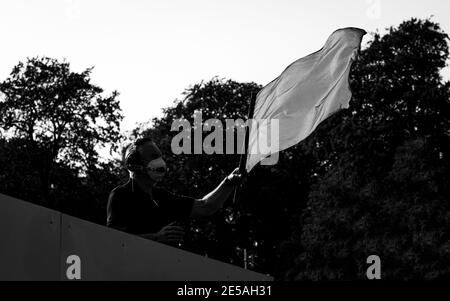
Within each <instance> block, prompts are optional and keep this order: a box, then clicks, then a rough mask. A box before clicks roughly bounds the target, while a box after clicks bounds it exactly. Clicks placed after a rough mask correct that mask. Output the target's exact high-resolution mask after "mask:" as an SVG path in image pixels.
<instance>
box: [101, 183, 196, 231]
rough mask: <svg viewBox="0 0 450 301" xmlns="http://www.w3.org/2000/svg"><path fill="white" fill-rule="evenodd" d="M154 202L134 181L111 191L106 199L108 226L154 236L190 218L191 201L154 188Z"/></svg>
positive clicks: (192, 200)
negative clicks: (169, 225)
mask: <svg viewBox="0 0 450 301" xmlns="http://www.w3.org/2000/svg"><path fill="white" fill-rule="evenodd" d="M152 195H153V199H152V198H151V197H150V196H149V195H148V194H147V193H145V192H143V191H142V190H141V189H140V188H139V186H138V185H137V184H136V183H134V182H133V181H131V180H130V181H128V182H127V183H126V184H124V185H121V186H118V187H116V188H114V189H113V190H112V191H111V193H110V195H109V200H108V207H107V213H108V217H107V223H106V224H107V226H108V227H114V228H116V227H120V228H124V229H125V231H127V232H129V233H133V234H146V233H155V232H158V231H159V230H161V228H163V227H164V226H167V225H168V224H170V223H171V222H174V221H182V220H185V219H186V218H188V217H189V214H190V212H191V210H192V206H193V205H194V199H193V198H190V197H186V196H180V195H176V194H173V193H170V192H168V191H167V190H164V189H161V188H157V187H153V189H152Z"/></svg>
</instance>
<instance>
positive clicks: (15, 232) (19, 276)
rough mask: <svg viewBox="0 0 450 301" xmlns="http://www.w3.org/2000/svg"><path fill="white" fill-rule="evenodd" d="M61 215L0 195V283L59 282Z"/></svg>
mask: <svg viewBox="0 0 450 301" xmlns="http://www.w3.org/2000/svg"><path fill="white" fill-rule="evenodd" d="M60 237H61V214H60V213H59V212H57V211H53V210H50V209H46V208H43V207H39V206H36V205H33V204H30V203H26V202H22V201H19V200H17V199H14V198H11V197H8V196H5V195H2V194H0V280H59V279H60V275H59V271H60V264H59V261H58V260H55V259H56V258H59V256H60V253H61V252H60V250H61V244H60V241H61V239H60Z"/></svg>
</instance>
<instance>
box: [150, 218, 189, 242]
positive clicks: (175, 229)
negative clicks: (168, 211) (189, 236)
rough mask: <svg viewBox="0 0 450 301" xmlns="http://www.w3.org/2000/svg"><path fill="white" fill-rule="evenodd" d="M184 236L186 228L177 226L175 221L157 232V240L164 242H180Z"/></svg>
mask: <svg viewBox="0 0 450 301" xmlns="http://www.w3.org/2000/svg"><path fill="white" fill-rule="evenodd" d="M183 237H184V229H183V228H182V227H180V226H176V224H175V222H173V223H170V224H168V225H167V226H165V227H163V228H162V229H161V230H160V231H159V232H158V233H156V240H157V241H159V242H162V243H175V244H178V243H180V242H181V241H182V240H183Z"/></svg>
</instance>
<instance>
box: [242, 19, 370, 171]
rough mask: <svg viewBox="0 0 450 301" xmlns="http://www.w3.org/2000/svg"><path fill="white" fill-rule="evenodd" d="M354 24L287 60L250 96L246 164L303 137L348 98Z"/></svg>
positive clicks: (356, 38)
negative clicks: (309, 51)
mask: <svg viewBox="0 0 450 301" xmlns="http://www.w3.org/2000/svg"><path fill="white" fill-rule="evenodd" d="M365 34H366V32H365V31H364V30H362V29H359V28H343V29H339V30H336V31H335V32H333V33H332V34H331V36H330V37H329V38H328V40H327V41H326V43H325V46H324V47H323V48H322V49H321V50H319V51H317V52H315V53H312V54H310V55H308V56H306V57H304V58H301V59H299V60H297V61H295V62H294V63H292V64H291V65H290V66H289V67H287V68H286V70H284V71H283V73H282V74H281V75H280V76H279V77H277V78H276V79H274V80H273V81H272V82H270V83H269V84H268V85H267V86H265V87H264V88H263V89H262V90H261V91H260V92H259V93H258V95H257V96H256V103H255V110H254V115H253V122H252V123H251V126H250V135H249V144H248V155H247V165H246V169H247V171H248V172H249V171H250V170H251V169H252V168H253V167H254V166H255V165H256V164H257V163H258V162H260V161H261V160H263V159H264V158H266V157H267V156H269V155H270V154H277V153H278V152H279V151H281V150H284V149H286V148H288V147H291V146H293V145H295V144H297V143H299V142H300V141H302V140H303V139H305V138H306V137H308V136H309V135H310V134H311V133H312V132H313V131H314V130H315V129H316V127H317V126H318V125H319V124H320V122H322V121H323V120H324V119H326V118H327V117H329V116H330V115H331V114H333V113H334V112H336V111H337V110H339V109H341V108H347V107H348V104H349V102H350V99H351V95H352V94H351V91H350V87H349V73H350V68H351V65H352V63H353V61H354V60H355V59H356V57H357V55H358V51H359V49H360V45H361V40H362V37H363V36H364V35H365Z"/></svg>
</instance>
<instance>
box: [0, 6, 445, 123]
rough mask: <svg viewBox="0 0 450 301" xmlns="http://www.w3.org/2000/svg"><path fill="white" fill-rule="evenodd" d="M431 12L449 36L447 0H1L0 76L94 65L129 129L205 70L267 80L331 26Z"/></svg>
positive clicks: (384, 23)
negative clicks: (41, 60)
mask: <svg viewBox="0 0 450 301" xmlns="http://www.w3.org/2000/svg"><path fill="white" fill-rule="evenodd" d="M432 15H433V16H434V17H433V20H434V21H437V22H439V23H440V24H441V26H442V28H443V29H444V30H445V31H446V32H448V33H450V1H446V0H427V1H424V0H412V1H411V0H410V1H408V0H395V1H393V0H389V1H388V0H339V1H336V0H321V1H300V0H259V1H258V0H220V1H219V0H148V1H144V0H122V1H118V0H102V1H100V0H84V1H83V0H40V1H33V0H28V1H25V0H2V1H1V2H0V29H1V31H0V32H1V38H2V39H1V44H0V51H1V52H0V53H1V56H0V80H3V79H5V78H6V77H7V76H8V74H9V72H10V71H11V69H12V67H13V66H14V65H15V64H17V63H18V62H19V61H23V60H25V59H26V57H32V56H37V55H46V56H50V57H54V58H59V59H62V58H66V59H67V61H69V62H70V63H71V64H72V67H73V68H74V70H77V71H81V70H84V69H86V68H88V67H91V66H95V68H94V71H93V74H92V78H93V81H94V82H95V83H96V84H97V85H99V86H101V87H102V88H104V89H105V91H106V92H110V91H112V90H118V91H119V92H120V93H121V96H120V101H121V107H122V109H123V113H124V115H125V119H124V122H123V124H122V129H123V130H130V129H132V128H133V127H134V126H135V125H136V123H138V122H145V121H148V120H150V119H151V118H153V117H156V116H161V114H162V111H161V108H163V107H167V106H170V105H171V104H172V103H173V101H174V100H175V99H176V98H180V97H181V93H182V92H183V91H184V89H185V88H187V87H188V86H189V85H192V84H194V83H198V82H200V81H201V80H209V79H211V78H212V77H213V76H216V75H218V76H220V77H225V78H231V79H234V80H237V81H242V82H248V81H254V82H256V83H259V84H263V85H265V84H267V83H268V82H270V81H271V80H272V79H274V78H275V77H276V76H278V75H279V74H280V73H281V72H282V71H283V70H284V68H285V67H287V65H289V64H290V63H291V62H293V61H294V60H296V59H298V58H300V57H302V56H305V55H307V54H309V53H311V52H314V51H316V50H318V49H320V48H321V47H322V46H323V44H324V43H325V40H326V39H327V37H328V36H329V35H330V34H331V32H333V31H334V30H335V29H337V28H341V27H347V26H353V27H361V28H364V29H365V30H367V31H368V32H372V31H375V30H376V29H379V30H380V31H384V29H385V28H386V27H388V26H390V25H398V24H399V23H400V22H401V21H403V20H405V19H409V18H411V17H420V18H426V17H430V16H432ZM367 39H368V36H367V35H366V38H365V40H364V41H367ZM444 77H445V78H446V79H450V72H449V69H446V70H445V72H444Z"/></svg>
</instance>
